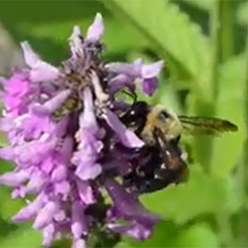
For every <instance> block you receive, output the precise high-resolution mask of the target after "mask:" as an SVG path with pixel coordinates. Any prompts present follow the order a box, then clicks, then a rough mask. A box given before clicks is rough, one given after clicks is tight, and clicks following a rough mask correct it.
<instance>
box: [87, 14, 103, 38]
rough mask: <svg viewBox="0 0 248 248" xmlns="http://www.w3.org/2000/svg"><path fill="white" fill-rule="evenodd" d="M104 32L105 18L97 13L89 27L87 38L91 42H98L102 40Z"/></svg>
mask: <svg viewBox="0 0 248 248" xmlns="http://www.w3.org/2000/svg"><path fill="white" fill-rule="evenodd" d="M103 33H104V25H103V18H102V15H101V14H100V13H97V14H96V17H95V20H94V22H93V23H92V25H91V26H90V27H89V28H88V31H87V35H86V40H88V41H91V42H98V41H100V40H101V38H102V36H103Z"/></svg>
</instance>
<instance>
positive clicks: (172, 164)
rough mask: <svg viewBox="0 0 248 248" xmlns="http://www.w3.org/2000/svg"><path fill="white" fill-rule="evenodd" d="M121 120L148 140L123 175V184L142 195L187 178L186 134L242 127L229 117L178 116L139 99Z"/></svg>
mask: <svg viewBox="0 0 248 248" xmlns="http://www.w3.org/2000/svg"><path fill="white" fill-rule="evenodd" d="M120 119H121V121H122V122H123V123H124V124H125V125H126V126H127V127H128V128H129V129H131V130H132V131H134V132H135V133H136V134H137V135H138V136H139V137H140V138H141V139H142V140H143V141H144V142H145V146H143V147H142V148H139V149H138V150H135V151H134V152H133V155H132V158H131V159H130V169H129V171H128V172H127V173H126V174H125V175H124V176H123V185H124V186H125V187H126V188H127V189H128V190H130V191H136V192H138V193H139V194H141V193H149V192H154V191H157V190H160V189H163V188H166V187H167V186H168V185H170V184H172V183H174V184H178V183H180V182H184V181H186V180H187V178H188V174H189V169H188V166H187V163H186V156H185V152H184V151H183V150H182V149H181V148H180V146H179V141H180V137H181V134H182V133H185V132H186V133H188V134H191V135H194V134H208V135H218V134H220V133H222V132H226V131H237V130H238V127H237V126H236V125H235V124H233V123H231V122H229V121H227V120H222V119H219V118H213V117H200V116H195V117H192V116H191V117H190V116H183V115H179V116H177V115H176V114H174V113H172V112H170V111H167V110H165V109H164V108H162V107H161V106H154V107H153V106H149V105H148V104H147V103H146V102H143V101H136V102H135V103H134V104H133V105H131V107H130V109H129V110H128V111H126V112H125V113H124V114H123V115H122V116H121V117H120Z"/></svg>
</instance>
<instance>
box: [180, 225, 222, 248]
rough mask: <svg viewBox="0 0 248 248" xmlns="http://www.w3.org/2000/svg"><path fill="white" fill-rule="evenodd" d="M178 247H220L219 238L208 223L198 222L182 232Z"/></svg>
mask: <svg viewBox="0 0 248 248" xmlns="http://www.w3.org/2000/svg"><path fill="white" fill-rule="evenodd" d="M176 247H178V248H179V247H180V248H185V247H190V248H208V247H211V248H215V247H216V248H217V247H219V240H218V236H217V235H216V233H214V232H213V230H211V228H210V226H209V225H208V224H206V223H197V224H195V225H193V226H191V227H189V228H187V229H184V230H183V231H182V232H181V233H180V235H179V236H178V240H177V244H176Z"/></svg>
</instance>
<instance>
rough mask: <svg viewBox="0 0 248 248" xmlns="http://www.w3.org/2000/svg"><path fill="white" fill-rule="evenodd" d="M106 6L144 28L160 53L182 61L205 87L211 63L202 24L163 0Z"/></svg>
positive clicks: (116, 1) (136, 0)
mask: <svg viewBox="0 0 248 248" xmlns="http://www.w3.org/2000/svg"><path fill="white" fill-rule="evenodd" d="M105 5H106V6H107V7H110V8H111V7H112V8H114V7H116V12H117V13H118V15H119V16H120V14H121V11H122V13H123V14H124V15H123V17H124V18H125V19H126V20H127V21H132V22H133V23H134V24H135V25H136V26H137V27H138V28H139V29H140V30H142V31H143V33H144V35H146V37H148V38H149V39H150V41H151V42H152V43H151V45H152V46H153V47H157V51H159V52H160V54H164V55H167V56H169V57H172V58H173V59H174V60H175V61H177V62H179V63H180V65H181V66H182V67H183V68H184V69H185V70H186V71H187V72H188V73H189V74H190V75H191V76H192V77H193V78H194V79H195V82H194V83H196V84H198V86H199V87H203V86H204V89H206V88H205V87H206V82H208V77H209V62H210V60H209V59H210V57H209V46H208V41H207V39H206V37H205V36H204V35H203V34H202V31H201V29H200V27H199V26H198V25H196V24H195V23H192V22H190V20H189V17H188V16H187V15H186V14H185V13H183V12H181V11H180V10H179V7H178V6H177V5H175V4H173V3H171V2H169V1H161V0H153V1H142V0H131V1H121V0H112V1H106V2H105ZM172 24H173V25H172ZM200 81H201V82H200ZM202 93H205V94H207V91H206V90H204V91H203V90H202Z"/></svg>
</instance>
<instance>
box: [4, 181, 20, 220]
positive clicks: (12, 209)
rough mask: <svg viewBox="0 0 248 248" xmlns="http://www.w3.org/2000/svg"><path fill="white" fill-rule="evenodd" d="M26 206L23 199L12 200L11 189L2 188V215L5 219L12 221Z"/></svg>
mask: <svg viewBox="0 0 248 248" xmlns="http://www.w3.org/2000/svg"><path fill="white" fill-rule="evenodd" d="M24 205H25V202H24V200H23V199H12V198H11V192H10V189H9V188H7V187H4V186H2V185H1V186H0V213H1V216H2V218H3V219H5V220H9V219H11V217H12V216H13V215H15V214H16V213H17V212H18V211H19V210H20V209H21V208H22V207H23V206H24Z"/></svg>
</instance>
